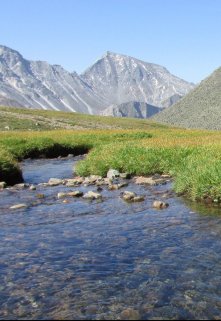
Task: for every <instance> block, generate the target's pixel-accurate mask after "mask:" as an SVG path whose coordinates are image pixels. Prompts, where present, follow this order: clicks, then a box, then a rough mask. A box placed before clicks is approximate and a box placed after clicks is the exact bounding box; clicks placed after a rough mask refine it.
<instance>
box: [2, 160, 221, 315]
mask: <svg viewBox="0 0 221 321" xmlns="http://www.w3.org/2000/svg"><path fill="white" fill-rule="evenodd" d="M76 161H78V158H77V159H73V158H69V159H57V160H34V161H33V160H32V161H31V160H28V161H25V162H24V163H23V173H24V178H25V181H26V182H27V183H31V184H38V183H42V182H47V181H48V179H49V178H50V177H57V178H71V176H72V167H73V164H74V163H75V162H76ZM171 188H172V186H171V183H169V184H167V185H162V186H158V187H145V186H137V185H135V184H133V183H132V181H131V182H130V184H129V186H128V187H125V188H123V189H122V190H119V191H108V190H107V189H106V188H104V190H103V191H102V192H101V193H102V195H103V202H101V201H93V202H89V201H86V200H83V199H82V198H79V199H74V198H73V199H69V202H68V203H65V204H64V203H63V200H58V199H57V194H58V193H59V192H63V191H71V190H76V189H75V188H67V187H65V186H57V187H45V186H37V190H36V191H31V190H29V189H26V190H19V189H8V190H3V191H1V192H0V240H1V243H0V280H1V282H0V319H1V320H3V319H4V320H11V319H16V320H19V319H22V320H25V319H27V320H29V319H35V320H36V319H38V320H49V319H79V320H88V319H96V320H116V319H119V320H124V319H142V320H147V319H148V320H159V319H162V320H168V319H176V320H177V319H182V320H183V319H188V320H192V319H208V320H209V319H213V320H214V319H220V318H221V263H220V262H221V215H220V214H221V210H220V209H216V210H212V209H210V208H206V207H204V206H196V205H193V204H191V203H186V202H185V200H183V199H182V198H180V197H177V196H176V195H175V194H174V193H173V192H171ZM78 189H79V190H81V191H82V192H86V191H88V190H96V188H95V187H93V186H92V187H91V186H90V187H83V186H81V187H79V188H78ZM124 190H129V191H135V192H136V193H137V194H139V195H145V201H144V202H141V203H133V204H131V203H126V202H124V201H123V200H122V199H121V198H120V194H121V192H122V191H124ZM165 193H167V198H166V201H167V202H168V203H169V205H170V206H169V207H168V208H167V209H164V210H161V211H160V210H156V209H153V208H152V203H153V200H155V199H159V198H161V196H162V195H163V194H165ZM42 195H44V198H42ZM19 203H26V204H28V207H27V208H26V209H20V210H17V211H11V210H9V207H10V206H12V205H15V204H19Z"/></svg>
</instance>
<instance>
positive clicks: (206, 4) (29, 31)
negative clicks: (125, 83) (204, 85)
mask: <svg viewBox="0 0 221 321" xmlns="http://www.w3.org/2000/svg"><path fill="white" fill-rule="evenodd" d="M0 5H1V7H0V8H1V18H0V44H2V45H6V46H9V47H11V48H13V49H16V50H18V51H19V52H20V53H21V54H22V55H23V56H24V57H25V58H28V59H32V60H46V61H48V62H49V63H52V64H60V65H62V66H63V67H65V68H66V69H67V70H69V71H74V70H75V71H77V72H79V73H80V72H83V71H84V70H85V69H86V68H87V67H88V66H89V65H91V64H92V63H93V62H94V61H95V60H96V59H98V58H99V57H100V56H101V55H103V54H104V53H105V52H106V51H107V50H109V51H113V52H117V53H122V54H127V55H130V56H134V57H136V58H139V59H142V60H144V61H147V62H153V63H157V64H160V65H163V66H165V67H167V68H168V69H169V70H170V71H171V72H172V73H174V74H175V75H177V76H179V77H182V78H184V79H186V80H188V81H192V82H199V81H201V80H202V79H203V78H205V77H206V76H208V75H209V74H210V73H211V72H212V71H213V70H214V69H216V68H217V67H219V66H221V18H220V17H221V0H10V1H6V0H0Z"/></svg>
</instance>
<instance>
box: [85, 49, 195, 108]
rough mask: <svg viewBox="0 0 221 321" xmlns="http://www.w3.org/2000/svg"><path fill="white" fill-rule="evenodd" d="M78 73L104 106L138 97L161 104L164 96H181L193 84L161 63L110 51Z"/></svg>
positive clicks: (161, 105)
mask: <svg viewBox="0 0 221 321" xmlns="http://www.w3.org/2000/svg"><path fill="white" fill-rule="evenodd" d="M81 76H82V78H83V79H84V81H85V82H87V83H88V84H89V85H90V86H91V88H92V89H93V90H94V92H96V93H97V95H99V96H100V97H102V98H103V99H104V100H105V101H106V106H110V105H112V104H116V105H119V104H122V103H126V102H131V101H139V102H146V103H148V104H151V105H154V106H158V107H163V101H164V100H165V99H168V98H170V97H171V96H173V95H175V94H177V95H180V96H184V95H186V94H187V93H188V92H189V91H190V90H191V89H193V88H194V85H193V84H191V83H188V82H186V81H184V80H182V79H180V78H178V77H176V76H174V75H172V74H171V73H170V72H169V71H168V70H167V69H166V68H164V67H162V66H159V65H155V64H151V63H146V62H143V61H141V60H138V59H135V58H132V57H129V56H125V55H119V54H115V53H112V52H107V53H106V54H105V55H104V56H103V57H102V58H101V59H100V60H98V61H97V62H96V63H95V64H94V65H93V66H92V67H90V68H89V69H88V70H86V72H85V73H84V74H82V75H81Z"/></svg>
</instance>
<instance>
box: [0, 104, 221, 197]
mask: <svg viewBox="0 0 221 321" xmlns="http://www.w3.org/2000/svg"><path fill="white" fill-rule="evenodd" d="M2 111H7V112H8V111H9V110H8V109H5V108H4V109H2ZM10 113H14V114H15V117H16V116H17V115H21V117H25V116H26V115H28V116H30V115H31V116H32V117H35V121H36V118H37V117H43V118H44V120H45V124H46V121H47V122H48V123H51V121H52V120H53V121H54V119H56V121H59V122H60V123H64V124H66V125H67V124H68V125H70V124H71V123H72V124H73V126H75V127H74V128H76V130H66V129H60V130H50V131H41V128H38V131H27V129H28V128H25V126H26V123H25V121H24V122H23V118H22V119H21V118H19V120H18V122H19V123H20V126H21V128H23V129H26V131H9V132H1V134H0V181H6V182H7V183H8V184H13V183H15V182H18V181H21V173H20V170H19V167H18V163H17V162H18V161H19V160H22V159H23V158H28V157H33V158H37V157H56V156H60V155H62V156H65V155H67V154H69V153H74V154H75V155H78V154H83V153H86V152H89V154H88V156H87V158H86V160H84V161H82V162H80V163H79V165H78V167H77V173H78V174H79V175H82V176H87V175H90V174H100V175H103V176H104V175H106V173H107V171H108V170H109V169H110V168H115V169H118V170H120V171H122V172H129V173H131V174H133V175H151V174H154V173H165V174H168V173H169V174H171V175H172V176H173V177H174V179H175V189H176V191H177V192H179V193H184V194H186V195H187V196H188V197H190V198H191V199H194V200H196V199H205V200H206V201H209V202H215V203H219V202H220V201H221V133H219V132H212V131H200V130H185V129H176V128H169V127H166V126H161V125H158V124H156V123H153V122H150V121H147V120H138V119H115V118H106V117H98V116H88V115H79V114H65V113H57V112H44V111H41V112H39V111H29V110H20V109H19V110H11V109H10ZM15 117H12V119H13V121H14V118H15ZM7 126H9V127H10V128H11V127H12V123H11V122H10V119H8V124H7ZM23 126H24V127H23ZM80 126H81V128H82V126H84V129H81V130H80V129H79V127H80ZM49 127H50V126H49ZM97 128H102V129H97ZM110 128H111V130H110ZM50 129H51V128H50Z"/></svg>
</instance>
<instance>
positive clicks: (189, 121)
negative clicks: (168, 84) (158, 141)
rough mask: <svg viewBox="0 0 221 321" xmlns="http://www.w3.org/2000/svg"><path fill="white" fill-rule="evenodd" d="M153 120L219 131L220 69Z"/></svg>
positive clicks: (220, 110) (220, 106)
mask: <svg viewBox="0 0 221 321" xmlns="http://www.w3.org/2000/svg"><path fill="white" fill-rule="evenodd" d="M154 119H155V120H156V121H158V122H161V123H166V124H170V125H175V126H181V127H186V128H201V129H218V130H221V68H219V69H217V70H216V71H215V72H214V73H213V74H212V75H211V76H209V77H208V78H206V79H205V80H204V81H202V82H201V84H200V85H199V86H197V87H196V88H195V89H194V90H193V91H192V92H190V93H189V94H188V95H187V96H186V97H184V98H183V99H181V100H180V101H179V102H178V103H176V104H175V105H173V106H172V107H170V108H168V109H166V110H165V111H163V112H162V113H161V114H158V115H156V116H155V117H154Z"/></svg>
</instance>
